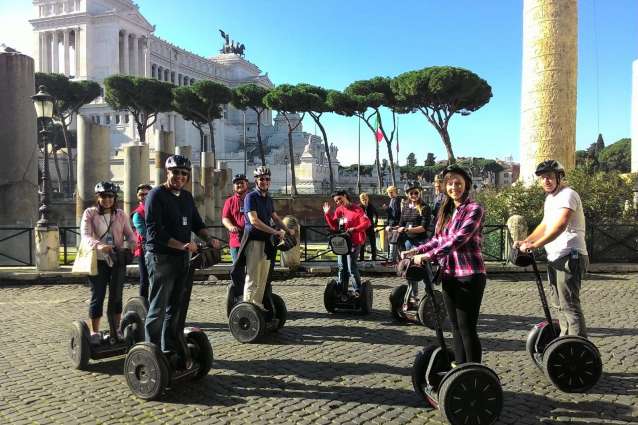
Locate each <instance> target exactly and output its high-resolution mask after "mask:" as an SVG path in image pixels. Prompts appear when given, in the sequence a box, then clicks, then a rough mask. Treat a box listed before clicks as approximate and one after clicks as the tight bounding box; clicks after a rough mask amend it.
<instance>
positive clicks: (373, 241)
mask: <svg viewBox="0 0 638 425" xmlns="http://www.w3.org/2000/svg"><path fill="white" fill-rule="evenodd" d="M366 242H367V243H369V244H370V253H371V254H372V261H376V260H377V234H376V233H375V232H374V226H371V227H370V228H369V229H368V230H366ZM365 252H366V244H365V243H364V244H363V245H361V251H359V261H363V255H364V254H365Z"/></svg>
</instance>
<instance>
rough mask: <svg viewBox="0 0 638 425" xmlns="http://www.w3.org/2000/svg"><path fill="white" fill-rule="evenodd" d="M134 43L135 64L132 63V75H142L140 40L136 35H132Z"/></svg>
mask: <svg viewBox="0 0 638 425" xmlns="http://www.w3.org/2000/svg"><path fill="white" fill-rule="evenodd" d="M131 41H132V42H133V62H131V75H137V76H139V75H140V50H139V44H140V39H139V37H138V36H137V35H136V34H131Z"/></svg>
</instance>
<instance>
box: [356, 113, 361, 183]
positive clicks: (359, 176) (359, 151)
mask: <svg viewBox="0 0 638 425" xmlns="http://www.w3.org/2000/svg"><path fill="white" fill-rule="evenodd" d="M357 192H358V193H361V117H359V139H358V142H357Z"/></svg>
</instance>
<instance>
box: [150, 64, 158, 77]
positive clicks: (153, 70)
mask: <svg viewBox="0 0 638 425" xmlns="http://www.w3.org/2000/svg"><path fill="white" fill-rule="evenodd" d="M156 76H157V66H156V65H155V64H153V65H151V77H152V78H156Z"/></svg>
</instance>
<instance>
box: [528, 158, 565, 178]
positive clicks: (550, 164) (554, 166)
mask: <svg viewBox="0 0 638 425" xmlns="http://www.w3.org/2000/svg"><path fill="white" fill-rule="evenodd" d="M543 173H556V175H557V176H558V177H564V176H565V168H564V167H563V165H562V164H561V163H560V162H558V161H556V160H555V159H548V160H546V161H543V162H541V163H540V164H538V165H537V166H536V171H535V172H534V174H536V175H537V176H540V175H541V174H543Z"/></svg>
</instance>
